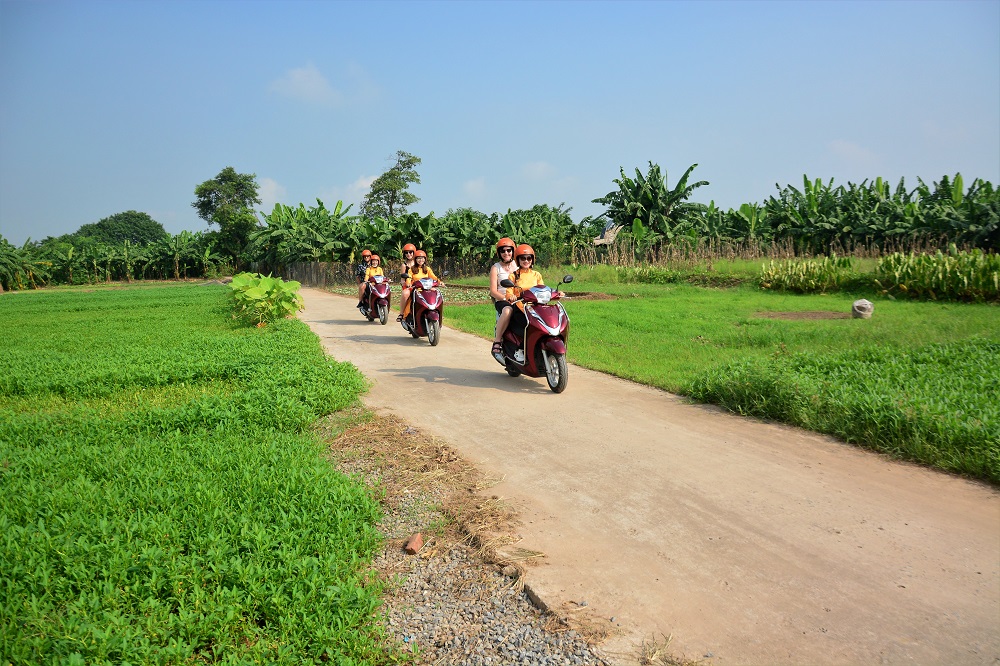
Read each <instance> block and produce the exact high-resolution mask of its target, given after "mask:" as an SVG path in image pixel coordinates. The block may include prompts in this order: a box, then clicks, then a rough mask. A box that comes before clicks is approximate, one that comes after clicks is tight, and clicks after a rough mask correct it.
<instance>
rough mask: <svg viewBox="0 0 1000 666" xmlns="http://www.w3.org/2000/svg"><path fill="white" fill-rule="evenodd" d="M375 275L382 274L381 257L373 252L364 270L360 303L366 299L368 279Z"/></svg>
mask: <svg viewBox="0 0 1000 666" xmlns="http://www.w3.org/2000/svg"><path fill="white" fill-rule="evenodd" d="M375 275H384V273H383V272H382V257H380V256H378V255H377V254H373V255H372V256H371V260H370V264H369V266H368V269H367V270H365V278H364V279H365V281H364V283H363V284H364V293H363V295H362V298H361V302H362V303H364V301H365V300H367V299H368V289H369V287H368V280H369V279H370V278H371V277H372V276H375Z"/></svg>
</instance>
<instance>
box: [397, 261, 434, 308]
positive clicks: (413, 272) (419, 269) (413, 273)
mask: <svg viewBox="0 0 1000 666" xmlns="http://www.w3.org/2000/svg"><path fill="white" fill-rule="evenodd" d="M409 275H410V281H411V284H412V283H413V282H415V281H417V280H420V279H422V278H430V279H432V280H438V282H439V283H440V284H439V286H441V287H443V286H444V283H443V282H441V281H440V279H438V276H436V275H434V271H433V270H431V267H430V266H429V265H428V263H427V253H426V252H424V251H423V250H416V251H415V252H414V253H413V268H411V269H410V273H409ZM407 291H412V289H410V290H407ZM410 301H411V299H409V298H407V299H406V300H404V301H403V310H402V312H401V313H400V315H399V316H400V318H401V319H406V317H407V316H408V315H409V314H410V307H411V306H412V303H411V302H410Z"/></svg>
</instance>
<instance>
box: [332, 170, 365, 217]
mask: <svg viewBox="0 0 1000 666" xmlns="http://www.w3.org/2000/svg"><path fill="white" fill-rule="evenodd" d="M376 178H377V176H361V177H359V178H358V179H357V180H355V181H354V182H353V183H350V184H349V185H343V186H341V185H334V186H333V187H330V188H328V189H326V190H323V191H322V192H320V195H319V198H320V200H321V201H322V202H323V203H325V204H326V205H327V207H328V208H330V209H332V208H333V206H335V205H336V203H337V202H338V201H343V202H344V207H345V208H346V207H347V205H348V204H354V207H353V208H352V209H351V215H355V214H357V212H358V206H359V205H360V204H361V202H362V201H363V200H364V198H365V195H366V194H368V191H369V190H370V189H371V187H372V183H373V182H375V179H376Z"/></svg>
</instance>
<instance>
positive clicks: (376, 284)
mask: <svg viewBox="0 0 1000 666" xmlns="http://www.w3.org/2000/svg"><path fill="white" fill-rule="evenodd" d="M391 300H392V296H391V292H390V291H389V278H387V277H385V276H384V275H373V276H371V277H370V278H368V287H367V289H365V297H364V298H363V299H362V301H361V314H362V315H363V316H365V317H367V318H368V321H375V317H378V320H379V323H381V324H382V325H383V326H385V323H386V322H387V321H389V302H390V301H391Z"/></svg>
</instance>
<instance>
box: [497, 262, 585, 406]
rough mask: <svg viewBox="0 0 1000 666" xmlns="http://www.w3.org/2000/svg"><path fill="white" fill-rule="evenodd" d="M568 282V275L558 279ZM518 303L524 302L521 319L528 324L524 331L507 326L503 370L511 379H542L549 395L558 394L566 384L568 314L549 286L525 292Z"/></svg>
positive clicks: (509, 284)
mask: <svg viewBox="0 0 1000 666" xmlns="http://www.w3.org/2000/svg"><path fill="white" fill-rule="evenodd" d="M572 281H573V276H572V275H567V276H566V277H564V278H563V279H562V282H563V284H568V283H570V282H572ZM500 286H501V287H508V288H510V287H513V286H514V283H513V282H512V281H510V280H502V281H501V282H500ZM518 300H520V301H522V302H523V303H524V316H525V318H526V319H527V320H528V323H527V325H526V326H525V327H524V330H521V331H518V330H515V328H516V327H515V326H508V327H507V330H506V331H504V334H503V340H502V346H503V358H504V368H506V370H507V374H508V375H510V376H511V377H517V376H519V375H527V376H529V377H542V376H544V377H545V380H546V381H547V382H548V384H549V388H550V389H552V391H553V392H555V393H562V392H563V391H564V390H565V389H566V384H567V383H568V382H569V369H568V367H567V366H566V339H567V338H568V337H569V315H567V314H566V310H565V308H563V306H562V303H560V302H559V299H558V298H557V297H556V296H555V292H554V291H553V290H552V288H551V287H541V286H539V287H532V288H530V289H525V290H524V291H523V292H522V293H521V297H520V298H519V299H518ZM515 307H516V306H515Z"/></svg>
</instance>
